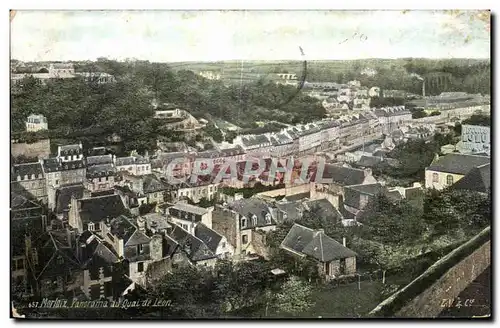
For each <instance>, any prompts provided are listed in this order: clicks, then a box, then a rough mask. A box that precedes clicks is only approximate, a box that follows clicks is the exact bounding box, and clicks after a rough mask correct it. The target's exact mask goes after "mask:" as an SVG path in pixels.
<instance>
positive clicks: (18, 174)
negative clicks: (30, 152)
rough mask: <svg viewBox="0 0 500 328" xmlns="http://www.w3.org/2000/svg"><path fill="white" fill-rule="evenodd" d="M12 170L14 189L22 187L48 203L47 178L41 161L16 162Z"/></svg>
mask: <svg viewBox="0 0 500 328" xmlns="http://www.w3.org/2000/svg"><path fill="white" fill-rule="evenodd" d="M10 171H11V175H10V181H11V188H12V189H13V190H14V191H16V190H17V191H20V190H19V187H21V188H23V189H24V190H26V191H27V192H29V193H30V194H31V195H32V196H33V197H34V198H35V199H37V200H39V201H41V202H43V203H45V204H46V203H47V186H46V180H45V175H44V173H43V168H42V165H41V163H40V162H33V163H22V164H14V165H12V166H11V168H10ZM14 182H15V183H14Z"/></svg>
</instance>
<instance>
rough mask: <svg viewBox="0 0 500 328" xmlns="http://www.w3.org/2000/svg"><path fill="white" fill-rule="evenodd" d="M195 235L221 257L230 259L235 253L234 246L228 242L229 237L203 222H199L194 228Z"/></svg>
mask: <svg viewBox="0 0 500 328" xmlns="http://www.w3.org/2000/svg"><path fill="white" fill-rule="evenodd" d="M194 235H195V236H196V238H198V239H200V240H201V241H203V242H204V243H205V245H207V247H208V249H210V250H211V251H212V252H213V253H214V254H215V255H217V257H218V258H220V259H229V258H232V256H233V255H234V247H233V246H232V245H231V244H230V243H228V242H227V238H226V237H224V236H223V235H221V234H219V233H218V232H216V231H215V230H212V229H210V228H209V227H207V226H206V225H205V224H203V223H198V224H197V225H196V226H195V228H194Z"/></svg>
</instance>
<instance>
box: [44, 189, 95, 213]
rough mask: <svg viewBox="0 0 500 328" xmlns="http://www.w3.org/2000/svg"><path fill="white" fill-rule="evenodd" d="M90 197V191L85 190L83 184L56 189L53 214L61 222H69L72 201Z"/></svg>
mask: <svg viewBox="0 0 500 328" xmlns="http://www.w3.org/2000/svg"><path fill="white" fill-rule="evenodd" d="M90 196H91V195H90V191H88V190H87V189H85V186H84V185H83V183H75V184H70V185H64V186H61V187H59V188H57V189H56V194H55V208H54V210H53V212H54V214H56V216H57V218H58V219H59V220H61V221H63V222H67V221H68V218H69V209H70V205H71V199H72V198H75V199H82V198H89V197H90Z"/></svg>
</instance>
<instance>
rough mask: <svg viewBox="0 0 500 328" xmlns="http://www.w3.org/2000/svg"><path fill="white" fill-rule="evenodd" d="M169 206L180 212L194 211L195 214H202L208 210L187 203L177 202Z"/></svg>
mask: <svg viewBox="0 0 500 328" xmlns="http://www.w3.org/2000/svg"><path fill="white" fill-rule="evenodd" d="M171 208H173V209H176V210H178V211H182V212H188V213H194V214H197V215H204V214H207V213H208V210H207V209H206V208H203V207H199V206H195V205H191V204H187V203H177V204H175V205H174V206H172V207H171Z"/></svg>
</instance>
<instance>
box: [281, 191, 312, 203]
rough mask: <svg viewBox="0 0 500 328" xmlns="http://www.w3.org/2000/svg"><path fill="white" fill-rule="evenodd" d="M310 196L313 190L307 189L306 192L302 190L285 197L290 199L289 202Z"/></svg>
mask: <svg viewBox="0 0 500 328" xmlns="http://www.w3.org/2000/svg"><path fill="white" fill-rule="evenodd" d="M309 197H311V192H310V191H306V192H302V193H299V194H294V195H288V196H285V198H284V199H285V200H287V201H289V202H295V201H297V200H301V199H308V198H309Z"/></svg>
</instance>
